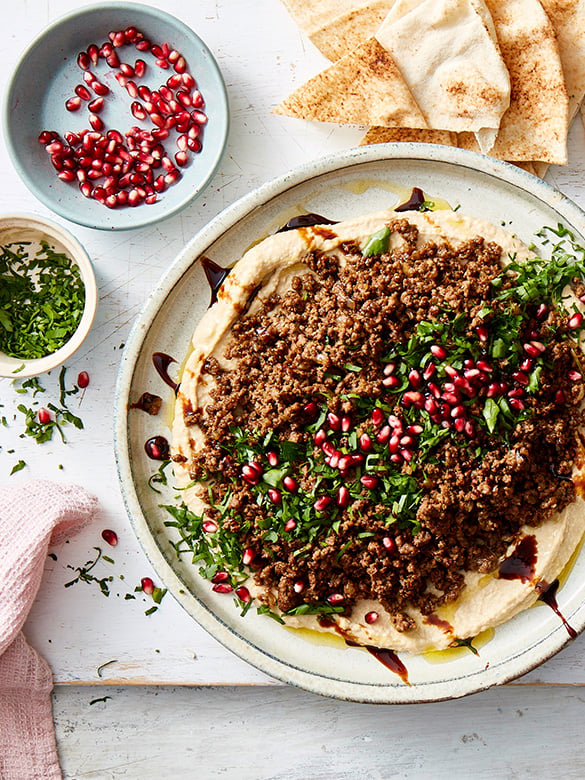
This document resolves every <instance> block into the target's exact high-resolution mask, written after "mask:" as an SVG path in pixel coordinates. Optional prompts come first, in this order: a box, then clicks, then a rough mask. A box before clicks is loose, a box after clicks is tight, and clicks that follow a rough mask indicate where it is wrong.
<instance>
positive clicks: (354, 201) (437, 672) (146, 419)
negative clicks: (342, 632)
mask: <svg viewBox="0 0 585 780" xmlns="http://www.w3.org/2000/svg"><path fill="white" fill-rule="evenodd" d="M413 186H418V187H421V188H423V190H424V191H425V193H427V194H428V195H429V196H431V197H432V196H440V197H441V198H444V199H446V200H447V201H448V202H449V203H450V204H451V205H452V206H453V207H455V206H459V207H460V208H461V211H462V213H464V214H469V215H471V216H475V217H481V218H483V219H487V220H490V221H492V222H494V223H496V224H500V223H502V222H503V223H505V225H506V227H507V228H508V229H509V230H511V231H512V232H515V233H516V234H518V236H519V237H520V238H521V239H522V240H523V241H525V242H527V243H530V242H531V241H532V239H533V237H534V234H535V232H536V231H537V230H539V229H540V228H541V227H542V226H543V225H556V224H557V223H558V222H562V223H564V224H565V225H566V226H567V227H569V228H570V229H572V230H573V231H574V232H575V233H576V234H577V235H578V236H579V235H580V236H583V235H585V214H583V212H581V211H580V210H579V209H578V208H577V207H576V206H575V205H574V204H573V203H571V202H570V201H569V200H568V199H567V198H565V197H564V196H563V195H561V194H560V193H558V192H556V191H554V190H553V189H551V188H550V187H549V186H548V185H546V184H544V183H542V182H540V181H538V180H537V179H535V178H534V177H532V176H530V175H529V174H526V173H525V172H524V171H521V170H519V169H516V168H514V167H513V166H511V165H508V164H506V163H500V162H498V161H495V160H491V159H488V158H485V157H481V156H480V155H476V154H474V153H471V152H466V151H462V150H457V149H450V148H447V147H436V146H428V145H424V144H400V145H383V146H376V147H367V148H362V149H354V150H351V151H349V152H345V153H343V154H338V155H334V156H332V157H328V158H325V159H322V160H318V161H316V162H312V163H309V164H307V165H305V166H303V167H302V168H300V169H297V170H295V171H293V172H292V173H290V174H287V175H285V176H283V177H281V178H279V179H277V180H276V181H273V182H270V183H268V184H265V185H264V186H262V187H260V189H258V190H257V191H256V192H254V193H252V194H250V195H248V196H246V197H244V198H243V199H242V200H240V201H238V202H237V203H235V204H234V205H233V206H231V207H230V208H228V209H227V210H226V211H224V212H223V213H222V214H220V215H219V216H218V217H217V218H216V219H215V220H213V222H211V223H210V224H209V225H208V226H207V227H206V228H204V229H203V230H202V231H201V232H200V233H199V234H198V235H197V236H195V238H193V239H192V240H191V241H190V242H189V243H188V244H187V246H186V247H185V248H184V250H183V251H182V252H181V254H180V255H179V257H178V258H177V260H176V261H175V263H174V264H173V266H172V267H171V268H170V270H169V271H168V273H167V274H166V275H165V277H164V278H163V279H162V281H161V282H160V284H159V286H158V288H157V289H156V290H155V291H154V292H153V294H152V296H151V297H150V299H149V300H148V302H147V303H146V305H145V307H144V311H143V313H142V315H141V316H140V318H139V320H138V322H137V323H136V325H135V327H134V330H133V332H132V334H131V337H130V339H129V341H128V343H127V346H126V349H125V352H124V357H123V360H122V366H121V370H120V376H119V382H118V389H117V402H116V449H117V458H118V467H119V474H120V480H121V484H122V490H123V493H124V498H125V501H126V506H127V509H128V512H129V515H130V518H131V521H132V524H133V527H134V530H135V532H136V534H137V536H138V538H139V540H140V542H141V543H142V545H143V547H144V549H145V551H146V553H147V555H148V556H149V558H150V560H151V562H152V564H153V565H154V567H155V569H156V570H157V572H158V575H159V576H160V579H161V580H162V581H163V582H164V584H165V585H166V587H168V588H169V590H170V591H171V592H172V593H173V594H174V596H175V597H176V598H177V599H178V601H179V602H180V603H181V604H182V605H183V606H184V608H185V609H186V610H187V611H188V612H189V614H191V615H192V616H193V617H194V618H195V619H196V620H197V621H198V622H199V623H200V624H201V625H202V626H203V627H204V628H206V629H207V630H208V631H209V632H210V633H211V634H212V635H213V636H214V637H216V639H218V640H219V641H220V642H222V643H223V644H224V645H225V646H226V647H228V648H229V649H231V650H233V651H234V652H235V653H237V654H238V655H239V656H241V657H242V658H244V659H245V660H247V661H249V662H250V663H252V664H254V665H255V666H257V667H258V668H260V669H262V670H263V671H265V672H267V673H268V674H271V675H273V676H274V677H277V678H279V679H281V680H284V681H286V682H289V683H292V684H294V685H298V686H301V687H302V688H306V689H308V690H311V691H315V692H317V693H321V694H325V695H329V696H335V697H339V698H343V699H351V700H356V701H364V702H392V703H399V702H420V701H433V700H438V699H446V698H453V697H457V696H463V695H465V694H468V693H472V692H474V691H479V690H482V689H484V688H487V687H489V686H491V685H495V684H498V683H503V682H505V681H507V680H510V679H512V678H514V677H517V676H518V675H521V674H523V673H524V672H526V671H528V670H530V669H532V668H534V667H535V666H536V665H538V664H539V663H541V662H542V661H544V660H545V659H547V658H549V657H550V656H552V655H553V654H554V653H556V652H557V651H558V650H560V649H561V648H562V647H563V646H564V645H565V644H566V643H567V642H568V641H569V637H568V634H567V630H566V629H565V627H563V625H562V624H561V621H560V620H559V618H558V617H557V616H556V615H555V614H554V613H553V612H552V610H550V609H549V608H548V607H547V606H546V605H544V604H539V605H538V606H536V607H533V608H532V609H529V610H527V611H525V612H523V613H522V614H520V615H518V616H517V617H515V618H514V619H513V620H511V621H509V622H508V623H506V624H504V625H502V626H500V627H498V628H497V629H496V630H495V632H494V633H493V635H492V636H491V638H489V641H487V642H485V644H483V645H482V646H481V647H480V648H479V655H478V656H476V655H473V654H472V653H471V652H469V651H468V650H463V651H462V650H461V649H458V650H457V651H455V653H454V654H452V655H450V654H449V653H450V652H451V651H447V653H443V654H439V655H440V657H439V658H437V657H436V656H431V655H428V656H425V655H423V656H418V657H403V658H402V661H403V662H404V664H405V665H406V667H407V669H408V678H409V682H410V685H406V684H405V683H404V682H403V681H402V680H401V679H400V678H399V677H398V676H396V675H395V674H394V673H392V672H391V671H390V670H389V669H387V668H386V667H385V666H383V665H382V664H381V663H380V662H379V661H377V660H376V659H375V658H374V657H373V656H371V655H369V654H368V653H367V652H366V651H365V650H363V649H356V648H347V647H344V646H343V645H341V643H337V644H336V643H333V644H332V643H331V642H329V641H323V642H320V641H319V642H315V641H310V640H309V639H308V638H307V637H306V636H304V635H303V633H302V632H295V631H294V630H291V629H285V628H283V627H282V626H280V625H279V624H277V623H275V622H274V621H272V620H271V619H270V618H268V617H266V616H258V615H256V614H255V612H253V611H250V612H248V614H247V615H246V616H245V617H244V618H241V617H240V616H239V610H238V609H237V608H236V607H235V605H234V603H233V600H232V599H231V598H230V597H229V596H226V595H221V594H217V593H213V592H212V591H211V588H210V585H209V583H208V582H207V581H205V580H203V579H202V578H200V577H199V575H198V574H197V571H196V568H195V567H194V566H193V565H191V564H190V563H189V560H188V559H185V560H179V559H178V558H177V556H176V554H175V551H174V549H173V547H172V545H171V541H172V540H173V538H174V537H173V535H172V533H171V532H170V530H169V529H167V528H166V527H165V526H164V521H165V519H167V517H168V516H167V517H166V516H165V512H164V511H163V510H161V509H160V508H159V504H160V503H161V502H165V501H171V500H172V498H173V495H174V492H173V491H172V490H171V489H169V491H168V493H167V494H166V495H163V496H160V495H158V494H157V493H155V492H153V491H152V490H151V489H150V488H149V487H148V485H147V482H148V478H149V476H150V475H151V474H152V473H153V472H154V471H155V470H156V465H157V464H156V462H154V461H152V460H149V459H148V458H147V457H146V455H145V452H144V442H145V441H146V439H147V438H149V437H150V436H153V435H155V434H163V435H168V434H169V430H168V426H169V423H170V418H171V414H172V405H173V400H174V397H173V393H172V391H171V390H170V389H169V388H167V387H166V386H165V385H164V384H163V382H162V381H161V380H160V378H159V377H158V376H157V375H156V373H155V370H154V368H153V364H152V360H151V358H152V354H153V352H157V351H160V352H166V353H168V354H169V355H172V356H174V357H175V358H176V359H177V360H178V361H182V360H183V358H184V356H185V355H186V354H187V352H188V349H189V341H190V338H191V335H192V332H193V329H194V327H195V324H196V323H197V321H198V320H199V318H200V317H201V316H202V314H203V313H204V312H205V310H206V308H207V306H208V304H209V288H208V286H207V284H206V281H205V277H204V274H203V272H202V269H201V266H200V264H199V262H198V258H199V257H200V256H201V255H202V254H205V255H207V256H208V257H210V258H211V259H212V260H214V261H216V262H217V263H219V264H220V265H224V266H225V265H229V264H231V263H233V262H235V261H236V260H237V259H238V258H239V257H240V256H241V255H242V253H243V252H244V250H245V249H246V248H248V247H249V246H250V245H251V244H252V243H254V242H255V241H257V240H258V239H259V238H262V237H264V236H266V235H267V234H270V233H272V232H274V231H275V230H276V229H277V228H278V227H279V226H281V225H282V224H283V223H285V222H286V221H287V220H288V219H289V218H290V217H291V216H293V215H295V214H299V213H303V212H309V211H314V212H317V213H319V214H322V215H324V216H326V217H329V218H330V219H333V220H343V219H346V218H349V217H352V216H358V215H360V214H367V213H368V212H372V211H377V210H380V209H384V208H387V207H390V206H392V205H394V204H396V205H397V204H398V203H399V202H401V201H402V200H403V198H404V194H405V193H407V192H410V189H411V188H412V187H413ZM145 390H148V391H149V392H154V393H157V394H159V395H161V396H163V398H164V407H163V411H162V412H161V414H160V415H159V416H158V417H150V416H148V415H147V414H145V413H144V412H142V411H140V410H136V409H130V410H129V409H128V405H129V402H132V401H135V400H136V399H137V398H139V396H140V395H141V394H142V393H143V392H144V391H145ZM558 599H559V606H560V609H561V611H562V613H563V614H564V615H565V617H566V619H567V620H568V622H569V623H570V624H571V626H573V627H574V628H575V629H576V630H577V631H580V630H581V629H583V627H584V626H585V556H582V555H581V556H579V557H578V558H577V561H576V562H575V563H574V565H573V567H572V569H571V571H570V573H569V574H568V577H567V579H566V581H565V582H564V584H563V586H562V588H561V589H560V591H559V594H558Z"/></svg>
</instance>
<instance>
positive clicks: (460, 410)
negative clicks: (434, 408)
mask: <svg viewBox="0 0 585 780" xmlns="http://www.w3.org/2000/svg"><path fill="white" fill-rule="evenodd" d="M464 416H465V407H464V406H454V407H453V408H452V409H451V417H453V418H455V417H464Z"/></svg>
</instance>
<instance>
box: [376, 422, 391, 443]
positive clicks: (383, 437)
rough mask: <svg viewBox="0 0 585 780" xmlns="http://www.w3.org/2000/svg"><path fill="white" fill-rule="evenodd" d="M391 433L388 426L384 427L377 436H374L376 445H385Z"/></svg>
mask: <svg viewBox="0 0 585 780" xmlns="http://www.w3.org/2000/svg"><path fill="white" fill-rule="evenodd" d="M391 433H392V430H391V428H390V426H389V425H385V426H384V427H383V428H382V429H381V430H380V432H379V433H378V435H377V436H376V441H377V442H378V444H386V442H387V441H388V439H389V438H390V434H391Z"/></svg>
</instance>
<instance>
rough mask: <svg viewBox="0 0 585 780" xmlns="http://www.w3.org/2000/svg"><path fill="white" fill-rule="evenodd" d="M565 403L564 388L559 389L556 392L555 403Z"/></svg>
mask: <svg viewBox="0 0 585 780" xmlns="http://www.w3.org/2000/svg"><path fill="white" fill-rule="evenodd" d="M564 403H565V394H564V393H563V391H562V390H557V392H556V393H555V404H558V405H559V406H560V405H562V404H564Z"/></svg>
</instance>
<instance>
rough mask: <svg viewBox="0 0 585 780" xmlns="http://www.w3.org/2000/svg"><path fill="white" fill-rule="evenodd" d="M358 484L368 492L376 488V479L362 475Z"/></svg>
mask: <svg viewBox="0 0 585 780" xmlns="http://www.w3.org/2000/svg"><path fill="white" fill-rule="evenodd" d="M360 482H361V483H362V485H363V486H364V487H365V488H367V489H368V490H374V488H376V487H377V486H378V477H372V476H370V475H369V474H364V475H363V476H362V477H360Z"/></svg>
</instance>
